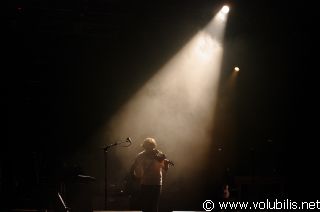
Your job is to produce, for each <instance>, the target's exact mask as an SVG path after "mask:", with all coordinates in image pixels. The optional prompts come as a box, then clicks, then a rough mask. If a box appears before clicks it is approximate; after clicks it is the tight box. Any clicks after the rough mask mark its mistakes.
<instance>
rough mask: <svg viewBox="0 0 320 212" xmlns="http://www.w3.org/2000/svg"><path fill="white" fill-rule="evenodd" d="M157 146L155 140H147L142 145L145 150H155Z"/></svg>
mask: <svg viewBox="0 0 320 212" xmlns="http://www.w3.org/2000/svg"><path fill="white" fill-rule="evenodd" d="M156 146H157V142H156V140H155V139H154V138H145V139H144V141H143V144H142V147H143V148H144V149H145V150H153V149H154V148H156Z"/></svg>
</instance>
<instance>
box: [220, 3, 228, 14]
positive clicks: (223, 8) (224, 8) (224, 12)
mask: <svg viewBox="0 0 320 212" xmlns="http://www.w3.org/2000/svg"><path fill="white" fill-rule="evenodd" d="M229 11H230V8H229V7H228V6H227V5H225V6H223V7H222V9H221V12H222V13H223V14H228V13H229Z"/></svg>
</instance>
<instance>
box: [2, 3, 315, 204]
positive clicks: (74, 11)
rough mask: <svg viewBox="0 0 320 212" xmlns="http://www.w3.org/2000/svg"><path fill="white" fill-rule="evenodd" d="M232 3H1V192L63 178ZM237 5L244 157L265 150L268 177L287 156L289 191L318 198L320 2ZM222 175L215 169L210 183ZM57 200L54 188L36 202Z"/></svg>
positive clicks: (234, 61)
mask: <svg viewBox="0 0 320 212" xmlns="http://www.w3.org/2000/svg"><path fill="white" fill-rule="evenodd" d="M224 3H225V2H222V1H213V0H212V1H210V0H202V1H195V0H186V1H180V0H172V1H168V0H163V1H143V0H140V1H139V0H138V1H125V0H123V1H116V0H109V1H107V0H106V1H102V0H96V1H68V2H65V1H48V0H47V1H10V2H7V4H6V5H5V7H3V8H2V10H3V11H2V15H3V17H4V20H5V24H4V25H3V26H2V29H3V30H2V37H3V39H2V51H3V54H2V55H3V56H2V58H3V63H2V64H3V65H2V68H1V69H2V77H1V79H2V83H1V84H2V85H1V86H3V89H2V90H3V91H4V93H3V95H2V97H3V98H2V101H1V102H2V105H3V106H4V108H5V109H4V110H3V111H4V116H3V117H5V119H4V120H7V122H6V123H7V127H6V128H4V129H5V132H4V133H3V135H6V136H3V137H2V139H1V140H2V148H1V194H2V196H3V200H7V201H6V202H7V203H8V204H5V205H6V207H8V208H10V207H15V206H17V207H18V206H19V205H23V203H21V199H23V198H22V197H23V196H25V193H29V194H30V192H29V191H30V189H31V188H32V187H34V185H35V184H36V182H37V180H38V179H37V176H39V173H38V172H41V174H40V176H42V175H43V176H44V177H43V178H44V179H43V180H44V181H45V182H47V183H48V185H51V184H50V183H49V182H55V181H56V180H57V179H59V178H60V177H61V173H64V171H65V170H64V168H63V162H64V160H67V159H68V158H70V157H73V155H74V154H75V153H76V152H77V151H78V150H79V149H81V146H82V145H85V144H87V142H88V138H89V137H90V136H92V134H93V133H94V132H95V130H96V129H98V128H99V127H101V126H102V125H103V124H104V123H105V121H106V120H108V118H110V117H111V116H112V114H113V113H114V112H115V111H116V110H117V109H118V108H119V107H120V106H121V105H122V104H124V103H125V102H126V100H128V98H130V96H131V95H132V94H134V92H135V91H137V90H138V89H139V88H140V86H142V85H143V83H144V82H145V81H147V80H148V79H149V78H150V77H151V76H152V75H153V74H154V73H155V71H156V70H157V69H158V68H159V67H161V65H163V64H165V63H166V61H168V59H170V58H171V57H172V56H173V55H174V54H175V53H176V52H177V51H178V50H179V49H180V48H181V47H182V46H183V45H184V44H186V43H187V42H188V40H189V39H190V38H191V37H192V35H194V34H195V33H196V32H197V31H198V30H199V29H201V28H202V27H203V26H205V25H206V23H208V22H209V21H210V19H211V18H212V16H213V14H214V13H213V12H215V11H216V10H217V8H220V6H221V5H223V4H224ZM227 3H230V6H231V11H230V16H229V22H228V25H227V29H226V37H225V45H226V46H225V55H224V61H223V70H226V71H225V72H224V73H223V75H222V78H223V77H227V76H228V74H230V72H228V70H231V69H232V68H233V66H234V65H239V66H240V68H241V70H243V72H241V75H240V78H239V82H238V85H237V92H236V99H235V101H234V108H233V111H234V113H235V114H234V117H235V119H234V120H235V123H236V127H237V135H236V136H237V141H236V143H235V146H236V149H237V150H238V154H239V156H238V158H237V159H238V160H239V161H241V160H245V159H246V157H248V154H250V153H248V150H249V152H250V149H252V148H254V149H255V150H257V155H258V159H257V163H258V164H260V167H261V170H257V171H258V172H260V174H261V175H268V171H270V170H268V168H269V167H268V165H266V166H265V165H264V164H268V163H271V164H276V167H273V168H274V169H275V170H276V174H277V175H278V176H282V177H285V179H286V188H287V190H286V191H287V192H288V195H289V196H290V197H292V198H296V199H297V200H307V199H316V198H317V196H318V195H316V194H317V193H318V184H319V182H318V178H317V169H318V166H317V163H318V160H317V158H318V157H317V156H318V151H317V141H318V131H319V130H318V129H317V126H318V124H317V121H318V116H317V115H318V108H317V103H316V102H317V97H318V93H317V89H316V86H317V84H318V83H317V77H316V76H317V71H318V68H317V67H316V63H317V61H318V58H317V45H316V44H317V40H316V35H317V33H315V30H314V29H313V28H314V27H317V25H316V23H317V15H316V13H315V11H314V10H315V5H312V4H311V3H310V4H308V2H305V3H302V2H300V3H299V2H296V3H293V2H291V1H282V2H281V3H280V2H277V1H244V0H242V1H233V2H227ZM213 151H214V150H213ZM270 155H271V156H270ZM270 160H271V162H270ZM263 167H266V168H263ZM247 169H248V167H240V166H238V167H237V169H236V173H237V174H244V175H246V174H247V175H248V172H247V171H246V170H247ZM68 171H69V172H77V171H79V170H77V169H76V168H75V169H68ZM68 171H66V172H68ZM86 174H89V175H90V173H86ZM214 174H215V171H214V170H212V173H210V174H208V176H207V177H208V182H209V181H210V176H211V175H214ZM63 175H65V174H63ZM16 183H18V184H19V185H20V186H17V185H16ZM53 184H54V183H53ZM209 184H210V183H208V185H209ZM53 187H54V186H53ZM45 190H46V191H44V192H47V189H45ZM35 195H36V194H35ZM30 196H31V198H32V194H31V195H30ZM200 196H201V195H200ZM204 196H205V195H204ZM201 197H202V196H201ZM200 199H201V198H200ZM47 201H48V200H46V199H45V197H43V202H41V203H39V202H38V203H37V204H40V205H41V204H44V205H46V204H47Z"/></svg>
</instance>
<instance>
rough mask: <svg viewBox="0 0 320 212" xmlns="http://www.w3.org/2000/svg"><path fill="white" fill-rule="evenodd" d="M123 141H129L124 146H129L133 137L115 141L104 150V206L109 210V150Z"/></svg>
mask: <svg viewBox="0 0 320 212" xmlns="http://www.w3.org/2000/svg"><path fill="white" fill-rule="evenodd" d="M123 143H129V145H127V146H124V147H128V146H130V145H131V139H130V138H127V139H126V140H125V141H120V142H115V143H113V144H110V145H108V146H106V147H105V148H103V150H104V181H105V182H104V208H105V210H107V201H108V198H107V197H108V162H107V161H108V150H109V149H110V148H111V147H115V146H118V145H120V144H123Z"/></svg>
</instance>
